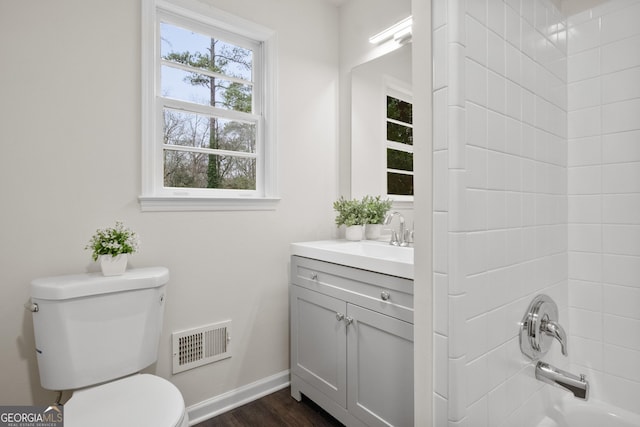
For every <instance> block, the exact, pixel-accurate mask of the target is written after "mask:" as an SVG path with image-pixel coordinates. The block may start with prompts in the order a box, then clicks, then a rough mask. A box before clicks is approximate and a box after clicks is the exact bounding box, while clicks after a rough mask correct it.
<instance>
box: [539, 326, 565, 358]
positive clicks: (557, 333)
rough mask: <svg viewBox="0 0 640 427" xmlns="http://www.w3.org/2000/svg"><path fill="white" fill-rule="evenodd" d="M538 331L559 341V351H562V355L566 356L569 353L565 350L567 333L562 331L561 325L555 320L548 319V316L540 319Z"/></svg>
mask: <svg viewBox="0 0 640 427" xmlns="http://www.w3.org/2000/svg"><path fill="white" fill-rule="evenodd" d="M540 331H541V332H543V333H545V334H547V335H548V336H550V337H552V338H555V339H557V340H558V341H559V342H560V351H562V355H563V356H567V355H568V354H569V353H568V352H567V334H566V333H565V332H564V329H563V328H562V326H560V325H559V324H558V323H557V322H554V321H553V320H549V318H548V317H547V318H546V319H542V322H541V323H540Z"/></svg>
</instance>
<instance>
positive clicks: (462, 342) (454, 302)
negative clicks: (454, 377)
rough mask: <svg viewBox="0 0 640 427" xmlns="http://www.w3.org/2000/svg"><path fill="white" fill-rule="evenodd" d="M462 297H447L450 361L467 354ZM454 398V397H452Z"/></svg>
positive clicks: (463, 297)
mask: <svg viewBox="0 0 640 427" xmlns="http://www.w3.org/2000/svg"><path fill="white" fill-rule="evenodd" d="M464 299H465V296H464V295H449V336H448V343H449V353H448V356H449V358H450V359H457V358H460V357H462V356H464V355H465V353H466V352H467V325H466V320H465V319H466V313H465V312H464V308H465V307H464ZM454 396H455V395H454Z"/></svg>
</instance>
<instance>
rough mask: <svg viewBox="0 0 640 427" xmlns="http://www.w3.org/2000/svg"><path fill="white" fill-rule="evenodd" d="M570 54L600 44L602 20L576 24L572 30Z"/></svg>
mask: <svg viewBox="0 0 640 427" xmlns="http://www.w3.org/2000/svg"><path fill="white" fill-rule="evenodd" d="M569 34H570V39H569V43H568V49H569V52H568V53H569V55H573V54H576V53H578V52H582V51H584V50H588V49H593V48H595V47H598V46H599V45H600V21H599V20H597V19H594V20H591V21H586V22H583V23H581V24H578V25H575V26H574V27H573V28H571V30H570V33H569Z"/></svg>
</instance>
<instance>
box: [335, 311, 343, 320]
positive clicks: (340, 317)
mask: <svg viewBox="0 0 640 427" xmlns="http://www.w3.org/2000/svg"><path fill="white" fill-rule="evenodd" d="M342 319H344V314H342V313H338V312H336V320H337V321H338V322H339V321H341V320H342Z"/></svg>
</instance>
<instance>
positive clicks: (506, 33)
mask: <svg viewBox="0 0 640 427" xmlns="http://www.w3.org/2000/svg"><path fill="white" fill-rule="evenodd" d="M433 5H434V9H433V10H434V16H433V30H434V31H433V39H434V219H433V221H434V272H435V273H434V330H435V337H434V343H435V350H434V351H435V370H434V375H435V379H434V408H435V415H436V421H435V425H438V426H441V425H450V426H453V425H462V424H464V425H469V426H474V427H475V426H491V427H498V426H505V427H506V426H513V425H535V424H536V423H537V421H539V420H540V419H541V418H542V416H543V414H544V403H545V402H548V397H549V394H551V396H554V393H553V392H551V390H550V387H547V386H544V385H543V383H541V382H539V381H536V380H535V379H534V375H533V368H534V366H533V364H532V363H531V362H530V361H529V360H528V359H527V358H526V357H525V356H524V355H523V354H522V353H521V352H520V348H519V344H518V332H519V322H520V321H521V319H522V317H523V315H524V313H525V311H526V309H527V307H528V305H529V303H530V302H531V300H532V299H533V298H534V297H535V295H537V294H539V293H546V294H549V295H551V296H552V298H554V300H555V301H556V302H557V303H558V306H559V308H560V322H561V324H562V325H563V326H564V327H566V328H568V327H569V325H568V310H567V239H566V236H567V197H566V194H567V176H566V162H567V159H566V156H567V142H566V123H567V113H566V41H565V40H566V39H565V31H564V26H563V25H562V23H563V22H564V19H563V18H562V17H561V15H560V13H559V12H558V10H557V9H556V8H555V6H554V5H553V4H552V3H551V2H549V1H546V0H535V1H534V0H531V1H529V0H527V1H522V2H520V1H517V0H515V1H511V0H506V1H502V0H473V1H467V2H464V1H460V0H455V1H451V0H449V1H445V0H436V1H434V2H433ZM559 350H560V346H559V345H557V344H555V345H554V346H553V347H552V349H551V351H550V353H549V355H548V356H546V357H545V360H547V361H550V362H551V363H553V364H555V365H557V366H560V367H563V366H565V367H566V366H567V365H568V363H567V360H566V358H565V359H562V357H561V356H560V351H559Z"/></svg>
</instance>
